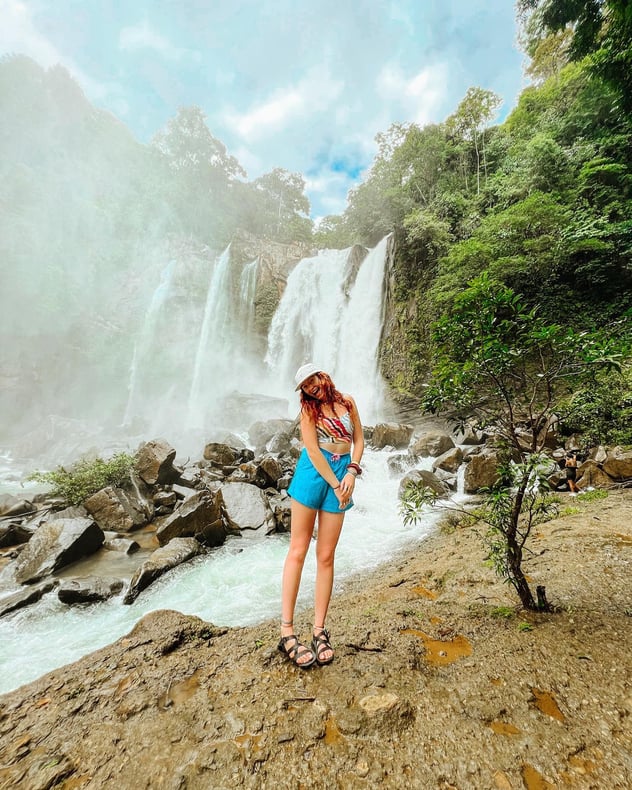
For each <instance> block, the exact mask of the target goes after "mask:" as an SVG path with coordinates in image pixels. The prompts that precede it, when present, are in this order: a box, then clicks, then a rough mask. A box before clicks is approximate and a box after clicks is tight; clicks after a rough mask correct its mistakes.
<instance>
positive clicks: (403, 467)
mask: <svg viewBox="0 0 632 790" xmlns="http://www.w3.org/2000/svg"><path fill="white" fill-rule="evenodd" d="M417 461H418V459H417V456H416V455H412V453H399V454H398V455H391V456H390V457H389V459H388V461H387V462H386V463H387V466H388V468H389V470H390V472H391V473H392V474H393V475H401V474H404V473H405V472H407V471H408V470H409V469H412V468H413V467H415V466H416V465H417Z"/></svg>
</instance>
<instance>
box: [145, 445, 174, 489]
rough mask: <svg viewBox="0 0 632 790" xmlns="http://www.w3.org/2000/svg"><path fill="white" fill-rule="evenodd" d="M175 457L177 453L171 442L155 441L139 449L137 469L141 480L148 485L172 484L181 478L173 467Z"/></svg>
mask: <svg viewBox="0 0 632 790" xmlns="http://www.w3.org/2000/svg"><path fill="white" fill-rule="evenodd" d="M175 457H176V451H175V450H174V449H173V447H172V446H171V445H170V444H169V442H167V441H165V440H164V439H153V440H152V441H150V442H144V443H143V444H141V446H140V447H139V448H138V452H137V454H136V463H135V467H136V470H137V471H138V474H139V475H140V477H141V479H142V480H144V481H145V482H146V483H147V484H148V485H155V484H156V483H170V482H173V481H174V480H177V479H178V477H179V476H180V473H179V472H178V470H177V469H175V467H174V465H173V461H174V459H175Z"/></svg>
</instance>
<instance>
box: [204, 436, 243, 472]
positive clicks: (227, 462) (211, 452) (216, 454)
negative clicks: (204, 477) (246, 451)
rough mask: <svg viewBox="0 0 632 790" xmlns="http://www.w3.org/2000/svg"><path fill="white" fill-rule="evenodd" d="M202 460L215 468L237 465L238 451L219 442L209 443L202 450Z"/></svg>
mask: <svg viewBox="0 0 632 790" xmlns="http://www.w3.org/2000/svg"><path fill="white" fill-rule="evenodd" d="M204 458H205V459H206V460H207V461H211V462H212V463H213V464H215V465H216V466H220V467H222V466H232V465H235V464H237V463H238V461H239V458H240V452H239V450H235V448H233V447H229V446H228V445H227V444H220V443H219V442H209V443H208V444H207V445H206V447H205V448H204Z"/></svg>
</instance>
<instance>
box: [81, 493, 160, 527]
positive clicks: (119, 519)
mask: <svg viewBox="0 0 632 790" xmlns="http://www.w3.org/2000/svg"><path fill="white" fill-rule="evenodd" d="M84 504H85V507H86V510H87V511H88V513H90V515H91V516H92V517H93V518H94V520H95V521H96V522H97V524H98V525H99V526H100V527H101V529H103V530H114V531H115V532H131V531H132V530H134V529H138V528H139V527H142V526H144V525H145V524H146V523H147V520H148V519H147V514H146V512H145V508H144V507H143V505H142V504H141V503H140V502H138V501H137V500H136V498H135V497H133V496H131V495H130V494H129V493H128V492H126V491H124V490H123V489H122V488H113V487H112V486H108V487H107V488H102V489H101V491H97V493H96V494H93V495H92V496H91V497H89V498H88V499H86V501H85V503H84Z"/></svg>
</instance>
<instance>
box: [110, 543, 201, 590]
mask: <svg viewBox="0 0 632 790" xmlns="http://www.w3.org/2000/svg"><path fill="white" fill-rule="evenodd" d="M203 552H204V548H203V547H202V546H201V544H200V543H199V541H197V540H196V539H195V538H173V540H170V541H169V543H167V544H166V545H165V546H161V547H160V548H159V549H156V551H154V552H152V553H151V554H150V555H149V557H148V559H146V560H145V562H143V564H142V565H141V566H140V568H138V569H137V570H136V572H135V573H134V576H133V577H132V579H131V581H130V583H129V587H128V589H127V592H126V593H125V597H124V598H123V603H125V604H130V603H133V602H134V601H135V600H136V598H138V596H139V595H140V593H141V592H142V591H143V590H144V589H146V588H147V587H149V585H150V584H151V583H152V582H154V581H155V580H156V579H157V578H158V577H160V576H162V575H163V574H164V573H167V571H170V570H171V569H172V568H175V567H176V566H178V565H181V564H182V563H183V562H187V561H188V560H190V559H193V557H197V556H198V555H199V554H202V553H203Z"/></svg>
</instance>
